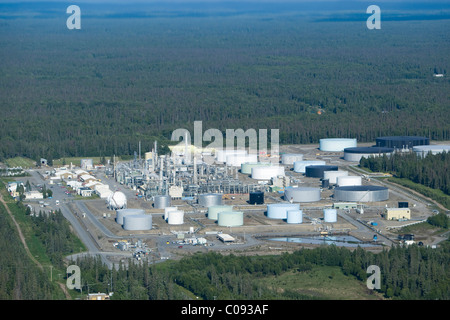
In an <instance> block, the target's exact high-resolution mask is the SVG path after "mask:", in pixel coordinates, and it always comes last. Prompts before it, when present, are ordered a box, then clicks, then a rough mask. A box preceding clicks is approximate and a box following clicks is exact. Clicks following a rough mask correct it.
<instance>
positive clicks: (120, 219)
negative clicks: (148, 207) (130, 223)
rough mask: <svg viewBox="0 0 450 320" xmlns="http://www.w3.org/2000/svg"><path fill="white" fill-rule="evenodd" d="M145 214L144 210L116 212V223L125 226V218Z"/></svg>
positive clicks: (120, 210)
mask: <svg viewBox="0 0 450 320" xmlns="http://www.w3.org/2000/svg"><path fill="white" fill-rule="evenodd" d="M139 214H145V211H144V210H142V209H119V210H116V222H117V223H118V224H120V225H123V218H124V217H126V216H131V215H139Z"/></svg>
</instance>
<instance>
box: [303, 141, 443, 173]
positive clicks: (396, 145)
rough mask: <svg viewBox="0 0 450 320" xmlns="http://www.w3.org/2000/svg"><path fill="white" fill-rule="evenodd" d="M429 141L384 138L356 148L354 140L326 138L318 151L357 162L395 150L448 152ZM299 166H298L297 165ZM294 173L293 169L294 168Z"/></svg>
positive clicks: (421, 153)
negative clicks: (337, 154) (333, 153)
mask: <svg viewBox="0 0 450 320" xmlns="http://www.w3.org/2000/svg"><path fill="white" fill-rule="evenodd" d="M429 144H430V139H429V138H426V137H419V136H386V137H378V138H376V140H375V145H374V146H372V147H358V146H357V141H356V139H348V138H326V139H320V141H319V149H320V150H321V151H328V152H344V160H347V161H352V162H359V161H360V160H361V158H362V157H365V158H368V157H371V156H372V157H377V156H381V155H383V154H387V155H389V154H392V153H393V152H395V151H396V150H401V149H412V150H413V151H414V152H416V153H418V155H423V154H425V153H428V152H431V153H434V152H437V153H439V152H443V151H448V150H450V146H445V145H437V146H429ZM299 166H300V164H299ZM299 169H300V167H299ZM294 171H295V167H294ZM296 172H301V171H296Z"/></svg>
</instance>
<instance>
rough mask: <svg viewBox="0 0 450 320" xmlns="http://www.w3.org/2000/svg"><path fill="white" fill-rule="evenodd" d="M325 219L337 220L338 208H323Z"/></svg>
mask: <svg viewBox="0 0 450 320" xmlns="http://www.w3.org/2000/svg"><path fill="white" fill-rule="evenodd" d="M323 220H324V221H325V222H337V210H336V209H323Z"/></svg>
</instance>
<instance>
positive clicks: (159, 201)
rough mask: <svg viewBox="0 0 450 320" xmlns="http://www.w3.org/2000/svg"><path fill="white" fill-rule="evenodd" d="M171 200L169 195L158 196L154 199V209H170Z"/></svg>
mask: <svg viewBox="0 0 450 320" xmlns="http://www.w3.org/2000/svg"><path fill="white" fill-rule="evenodd" d="M170 201H171V198H170V196H169V195H158V196H154V197H153V207H154V208H156V209H164V208H165V207H170Z"/></svg>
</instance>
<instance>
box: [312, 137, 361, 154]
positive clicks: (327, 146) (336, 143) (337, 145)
mask: <svg viewBox="0 0 450 320" xmlns="http://www.w3.org/2000/svg"><path fill="white" fill-rule="evenodd" d="M356 144H357V142H356V139H351V138H326V139H320V140H319V149H320V151H328V152H342V151H344V149H345V148H354V147H356Z"/></svg>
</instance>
